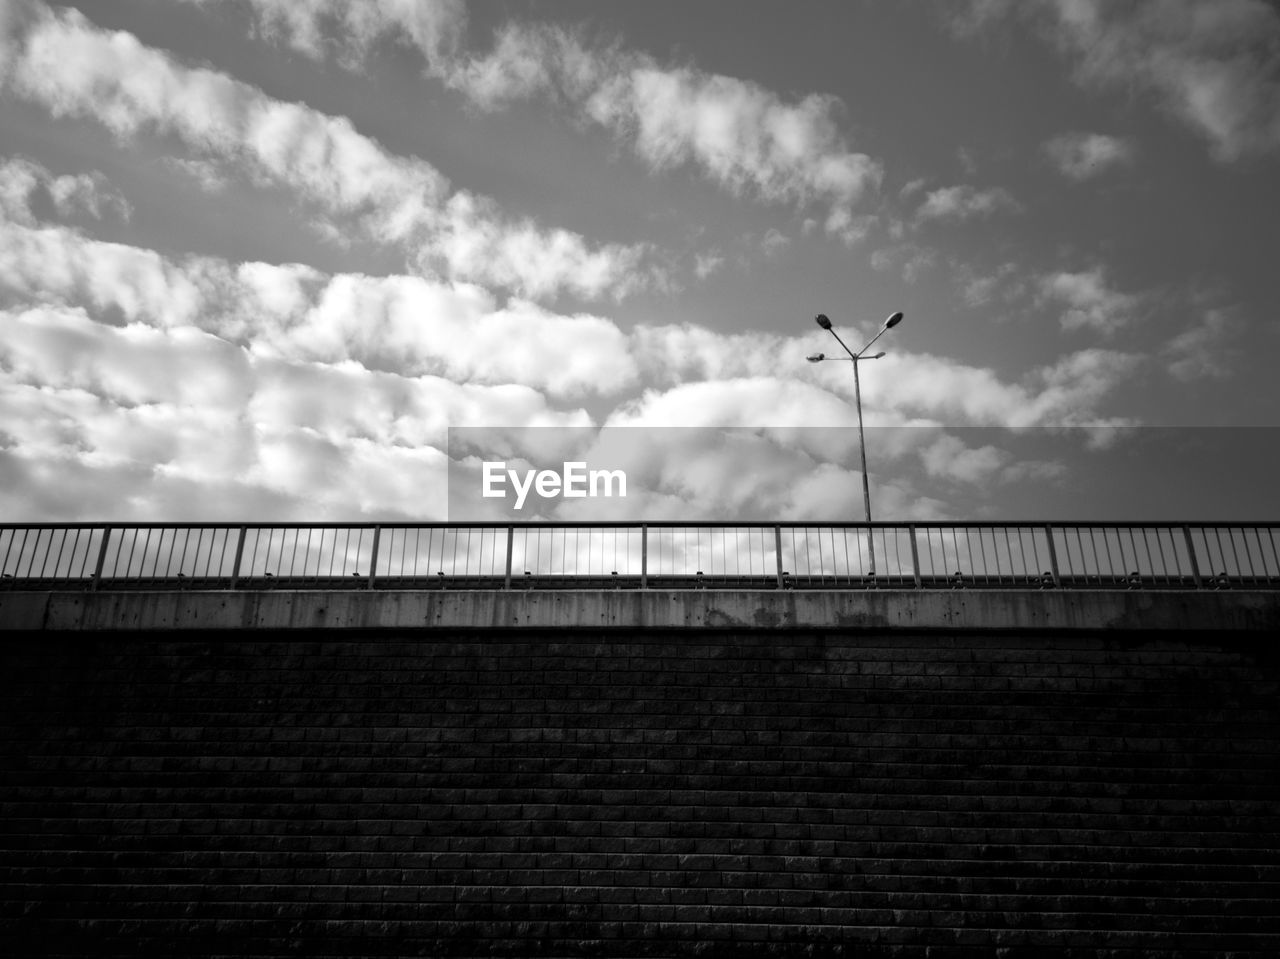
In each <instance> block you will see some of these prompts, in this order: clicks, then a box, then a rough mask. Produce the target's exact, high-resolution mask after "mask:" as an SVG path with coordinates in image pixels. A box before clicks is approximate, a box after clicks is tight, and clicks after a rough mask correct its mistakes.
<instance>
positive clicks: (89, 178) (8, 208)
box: [0, 157, 133, 223]
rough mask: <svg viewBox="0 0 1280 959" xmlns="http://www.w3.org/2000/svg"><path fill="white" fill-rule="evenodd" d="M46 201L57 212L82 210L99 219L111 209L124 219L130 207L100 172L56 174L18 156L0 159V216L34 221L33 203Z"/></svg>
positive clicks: (73, 212)
mask: <svg viewBox="0 0 1280 959" xmlns="http://www.w3.org/2000/svg"><path fill="white" fill-rule="evenodd" d="M40 202H46V203H48V204H49V205H50V207H52V209H53V210H54V211H56V212H57V214H58V215H59V216H62V217H70V216H74V215H76V214H85V215H88V216H91V217H93V218H94V219H97V220H100V219H102V218H103V216H104V215H106V214H108V213H111V214H113V215H115V216H118V217H120V218H121V219H126V220H127V219H128V218H129V216H130V215H131V214H132V212H133V211H132V208H131V207H130V206H129V203H128V202H127V201H126V200H125V198H124V197H123V196H121V195H120V193H119V192H118V191H116V190H115V189H114V188H113V187H112V186H111V185H110V184H109V183H108V182H107V179H106V177H104V176H103V175H102V174H101V173H98V172H96V171H95V172H93V173H77V174H66V175H63V176H56V175H54V174H53V173H51V172H50V171H49V170H47V169H46V168H45V167H43V166H41V165H40V164H38V163H33V162H32V161H30V160H27V159H24V158H22V157H7V158H3V159H0V217H2V218H4V219H7V220H12V221H14V222H17V223H34V222H35V220H36V216H35V213H34V212H33V210H32V205H33V204H38V203H40Z"/></svg>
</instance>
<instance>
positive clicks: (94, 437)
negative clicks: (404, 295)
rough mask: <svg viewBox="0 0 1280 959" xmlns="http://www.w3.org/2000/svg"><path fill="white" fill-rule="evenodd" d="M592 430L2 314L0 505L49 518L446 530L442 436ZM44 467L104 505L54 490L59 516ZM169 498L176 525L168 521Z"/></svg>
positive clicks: (509, 399) (436, 395)
mask: <svg viewBox="0 0 1280 959" xmlns="http://www.w3.org/2000/svg"><path fill="white" fill-rule="evenodd" d="M587 422H589V419H588V417H587V416H586V414H585V413H583V412H582V411H580V410H576V411H575V410H571V411H558V410H555V409H554V408H552V407H550V406H549V405H548V403H547V401H546V399H545V397H543V396H542V395H541V394H539V393H538V392H537V391H535V390H531V389H529V388H527V387H523V386H512V385H506V386H480V385H470V384H459V383H454V382H451V381H448V380H445V379H442V378H439V377H431V376H419V377H412V378H410V377H403V376H398V375H395V374H391V373H378V372H373V371H370V370H367V369H364V368H362V367H360V366H358V365H356V364H353V363H340V364H332V365H326V364H313V363H298V362H291V361H285V360H280V359H272V358H267V357H261V356H257V355H255V354H254V353H252V352H250V351H247V350H244V349H242V348H239V347H236V346H233V345H231V344H228V343H226V342H224V341H222V340H219V339H218V338H216V337H214V336H211V335H209V334H206V333H203V332H201V331H198V330H195V329H192V328H190V327H181V328H177V329H156V328H151V327H142V326H138V325H136V324H135V325H130V326H127V327H111V326H105V325H103V324H100V323H97V322H95V321H94V320H92V319H91V318H90V317H89V316H88V315H87V314H85V313H84V312H83V311H82V310H76V309H69V308H65V307H37V308H34V309H27V310H19V311H13V310H9V311H0V423H3V424H4V426H3V428H2V429H0V458H3V460H4V464H5V465H4V466H3V467H0V469H6V470H8V471H10V472H12V473H13V475H14V476H15V477H16V479H15V482H20V483H21V484H23V485H22V486H21V487H20V488H17V489H10V490H8V491H7V493H6V497H7V498H11V499H13V500H14V501H18V502H21V501H22V499H23V498H24V497H25V498H26V499H27V501H28V503H31V502H46V503H49V505H50V512H51V514H52V515H57V516H63V517H67V516H86V515H87V516H94V517H95V518H100V517H101V516H102V515H111V516H113V517H115V516H120V517H121V518H130V517H136V518H146V519H150V520H154V519H157V518H165V517H169V516H182V517H183V518H187V519H190V518H192V517H195V516H209V515H211V514H215V513H216V514H218V515H225V513H226V509H225V506H224V505H219V504H216V503H214V502H212V501H211V500H209V499H208V498H209V497H210V496H212V495H213V494H214V493H215V492H216V491H218V490H233V489H234V490H240V491H241V492H244V491H248V494H247V495H246V496H244V497H242V498H241V499H240V500H238V501H237V503H238V504H244V503H248V504H253V503H254V502H264V503H266V502H269V503H271V504H274V505H273V509H274V510H275V512H274V513H271V514H268V515H270V516H272V518H283V517H286V516H295V517H307V518H312V519H319V518H323V517H332V516H335V515H345V516H347V517H353V516H360V515H388V514H390V515H395V516H434V517H435V518H443V502H444V501H443V488H444V470H445V466H446V465H447V464H446V460H445V457H444V454H443V453H442V452H441V450H442V449H443V447H444V445H445V437H446V431H447V428H448V427H449V426H451V425H458V424H467V423H471V424H484V423H498V424H503V425H529V426H537V425H585V424H586V423H587ZM51 464H60V465H59V466H58V470H59V475H60V476H63V475H66V474H68V473H69V474H72V475H75V476H80V477H85V476H87V475H89V474H94V475H97V477H98V480H99V482H101V483H108V484H110V489H111V491H112V496H111V497H110V499H109V500H108V501H107V505H106V506H103V505H102V504H101V503H99V502H98V499H97V498H94V497H89V498H87V499H86V500H85V501H84V502H81V501H79V500H78V499H76V497H77V496H78V495H79V494H78V493H77V490H80V485H79V484H78V483H76V482H64V481H61V480H59V481H58V482H57V483H56V484H55V486H56V487H57V489H58V490H59V491H61V493H62V494H63V496H64V497H65V498H63V499H60V500H56V505H55V501H54V500H52V499H51V495H52V494H50V493H48V492H40V491H37V490H35V489H34V488H33V486H32V484H34V483H35V482H36V481H37V480H38V479H39V478H40V477H42V476H45V475H46V471H47V469H48V468H49V467H50V465H51ZM175 489H181V490H188V493H189V492H190V490H191V489H202V490H203V491H204V497H205V498H206V499H205V501H203V502H202V501H200V500H199V498H194V499H193V498H191V497H190V496H189V495H188V493H184V494H182V495H180V496H178V494H177V493H174V490H175ZM171 494H172V495H174V496H178V499H179V500H180V501H181V502H182V503H183V504H184V505H185V506H186V507H187V511H186V512H185V513H183V512H177V513H174V512H169V511H168V510H167V509H166V508H165V504H166V503H168V502H170V499H169V497H170V496H171ZM86 504H87V505H86ZM95 504H96V505H95ZM95 509H96V511H95ZM230 512H232V513H235V514H236V515H237V516H239V517H245V516H247V515H249V514H250V513H251V509H246V508H243V506H242V505H241V506H238V507H237V508H236V509H232V510H230ZM24 515H29V513H26V514H24Z"/></svg>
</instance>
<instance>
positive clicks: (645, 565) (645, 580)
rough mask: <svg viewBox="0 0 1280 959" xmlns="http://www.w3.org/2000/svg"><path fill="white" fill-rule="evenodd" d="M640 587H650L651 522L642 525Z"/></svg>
mask: <svg viewBox="0 0 1280 959" xmlns="http://www.w3.org/2000/svg"><path fill="white" fill-rule="evenodd" d="M640 588H641V589H648V588H649V524H648V523H645V524H644V525H642V526H641V527H640Z"/></svg>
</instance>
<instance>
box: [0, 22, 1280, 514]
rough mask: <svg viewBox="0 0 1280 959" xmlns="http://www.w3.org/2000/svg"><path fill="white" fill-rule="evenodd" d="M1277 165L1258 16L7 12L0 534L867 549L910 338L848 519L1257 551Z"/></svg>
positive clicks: (1268, 69) (1270, 422) (1278, 340)
mask: <svg viewBox="0 0 1280 959" xmlns="http://www.w3.org/2000/svg"><path fill="white" fill-rule="evenodd" d="M1278 160H1280V7H1278V6H1277V5H1276V4H1275V3H1271V2H1264V0H1215V2H1213V3H1211V4H1210V3H1202V2H1197V0H1134V2H1129V3H1105V2H1102V0H1022V2H1016V3H1015V2H1012V0H964V2H955V3H945V4H944V3H926V2H923V0H913V2H899V0H895V2H889V0H857V2H853V0H796V2H790V3H787V4H782V3H777V2H760V0H700V2H699V3H696V4H688V3H679V4H677V3H675V2H671V0H648V2H645V3H635V2H625V0H491V2H485V3H477V4H464V3H462V2H459V0H307V2H301V0H96V2H84V3H80V4H54V3H44V2H40V0H0V521H5V522H36V521H73V520H86V521H88V520H95V521H97V520H106V521H129V520H134V521H173V522H185V521H199V520H205V521H253V522H269V521H280V522H283V521H299V522H302V521H316V522H319V521H372V520H382V521H387V522H393V521H431V520H445V519H451V520H466V519H481V518H493V517H495V516H497V515H499V513H495V512H493V511H492V510H490V509H489V507H490V505H491V504H489V503H487V502H485V501H481V500H479V499H476V498H474V497H472V499H471V500H470V501H468V505H461V504H460V502H459V500H458V497H457V495H456V494H457V492H458V490H457V484H459V483H462V482H465V483H467V484H470V485H468V487H467V489H468V490H470V491H472V492H474V491H475V490H476V489H477V488H478V487H477V485H476V484H477V477H478V476H479V474H480V470H481V466H482V463H483V462H484V461H487V460H490V459H495V458H499V457H501V458H503V459H504V461H510V462H511V463H512V464H513V465H522V466H529V465H537V466H542V465H547V467H548V468H554V467H555V465H557V464H558V463H559V462H560V461H561V460H562V459H565V458H569V457H572V458H575V459H576V458H579V457H581V458H585V459H586V460H590V461H592V462H594V463H597V465H600V466H601V467H614V466H617V465H618V464H619V463H621V462H622V461H623V460H625V461H626V463H627V464H628V465H629V466H630V467H631V468H633V483H632V487H631V495H630V497H629V498H628V499H626V500H625V501H609V502H603V501H588V500H577V501H574V502H569V501H567V500H560V501H557V502H548V501H545V500H540V501H539V506H538V509H539V510H540V512H538V513H537V514H536V515H528V516H522V518H530V519H536V518H540V517H541V518H561V519H567V518H629V519H643V518H646V517H649V518H655V519H656V518H667V519H685V518H688V519H696V518H703V519H729V518H746V517H752V518H758V519H776V520H784V519H786V520H789V519H828V520H845V519H860V518H861V517H862V515H863V511H864V509H865V506H864V503H863V499H862V489H861V475H860V472H859V469H860V467H859V461H858V458H857V446H856V445H855V444H856V423H857V410H856V404H855V398H854V383H853V377H852V376H851V365H850V364H849V363H848V362H847V361H845V362H822V363H808V362H806V360H805V357H806V356H807V355H809V354H813V353H817V352H825V353H826V354H827V355H829V356H834V355H839V354H840V353H841V350H840V346H839V344H837V343H836V342H835V341H834V339H833V338H832V337H831V336H830V334H828V333H826V332H824V331H823V330H822V329H820V328H818V326H817V325H815V323H814V316H815V315H816V314H818V313H824V314H827V315H828V316H830V318H831V320H832V322H833V324H834V326H835V329H836V331H837V332H838V333H839V334H840V336H841V337H842V338H843V339H844V340H845V341H846V342H847V343H849V344H850V345H851V346H852V347H853V348H854V349H857V348H858V347H860V346H861V345H862V344H863V343H865V342H866V341H867V340H868V339H870V338H871V337H872V336H873V335H874V334H875V333H876V331H877V330H879V329H880V326H881V324H882V322H883V320H884V318H885V317H887V316H888V315H889V314H890V313H892V312H894V311H899V310H900V311H902V312H903V313H904V315H905V319H904V320H903V322H902V323H901V324H900V325H898V326H896V327H895V328H894V329H892V330H891V331H889V332H888V333H886V334H885V335H884V336H883V337H882V338H881V339H880V340H879V341H878V342H877V345H876V350H877V351H879V350H880V349H884V350H885V351H886V355H885V356H884V357H883V358H881V359H879V360H876V361H874V362H870V361H867V362H864V363H863V364H861V365H860V367H859V369H860V371H861V376H860V379H861V396H862V410H863V415H864V417H865V422H866V426H867V434H866V446H867V460H868V467H869V473H868V479H869V485H870V488H871V495H872V499H873V501H874V504H875V517H874V518H875V519H877V520H910V519H951V520H969V519H975V520H976V519H1044V520H1049V519H1072V518H1077V519H1090V520H1092V519H1102V518H1109V519H1125V518H1129V519H1135V520H1143V519H1168V520H1174V519H1183V520H1203V519H1217V518H1224V519H1236V518H1246V519H1254V520H1273V519H1276V518H1277V515H1276V511H1275V509H1274V503H1275V497H1274V494H1273V493H1272V491H1271V488H1270V487H1271V485H1272V477H1274V476H1275V475H1276V466H1277V465H1278V464H1277V463H1276V455H1275V452H1274V450H1275V449H1276V448H1277V444H1276V443H1275V439H1276V438H1277V437H1276V434H1275V433H1274V432H1273V431H1274V428H1275V427H1276V426H1277V425H1280V378H1277V377H1276V376H1275V372H1274V368H1275V358H1276V356H1277V355H1278V354H1280V349H1278V348H1280V328H1278V326H1277V323H1276V314H1275V306H1274V304H1275V303H1277V302H1280V271H1278V270H1277V269H1276V266H1275V264H1276V262H1277V261H1276V254H1275V252H1274V251H1276V250H1277V249H1280V218H1277V217H1276V215H1275V213H1276V211H1277V210H1280V163H1278V162H1277V161H1278ZM690 427H697V428H700V429H697V430H689V428H690ZM549 428H558V429H549ZM565 428H575V429H574V430H569V431H568V432H565ZM707 430H713V431H720V432H719V434H718V435H720V436H721V439H718V440H717V439H713V440H706V439H705V437H706V435H707ZM606 434H617V435H616V436H613V437H611V438H609V439H608V440H607V441H604V440H601V439H599V437H602V436H605V435H606ZM451 435H452V437H453V439H454V442H453V444H452V445H451V442H450V440H451ZM464 435H465V437H466V442H465V443H460V442H458V438H459V437H461V436H464ZM567 435H569V436H573V437H576V438H579V439H575V440H574V442H572V443H568V444H567V445H566V443H565V442H563V441H562V438H563V437H564V436H567ZM549 437H558V439H555V440H554V441H553V440H551V439H548V438H549ZM582 437H585V439H582ZM726 437H727V438H726ZM451 479H452V482H453V485H452V486H451V485H450V480H451ZM451 506H452V508H451ZM501 515H511V514H510V513H509V512H508V513H505V514H501Z"/></svg>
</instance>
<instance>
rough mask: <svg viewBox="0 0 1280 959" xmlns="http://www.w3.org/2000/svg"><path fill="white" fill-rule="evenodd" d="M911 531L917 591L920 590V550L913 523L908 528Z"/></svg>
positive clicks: (912, 559) (912, 568)
mask: <svg viewBox="0 0 1280 959" xmlns="http://www.w3.org/2000/svg"><path fill="white" fill-rule="evenodd" d="M907 529H908V530H910V531H911V575H912V577H913V578H914V580H915V584H916V589H919V588H920V585H921V584H920V548H919V547H918V546H917V545H916V527H915V524H914V523H913V524H912V525H911V526H908V527H907Z"/></svg>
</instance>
